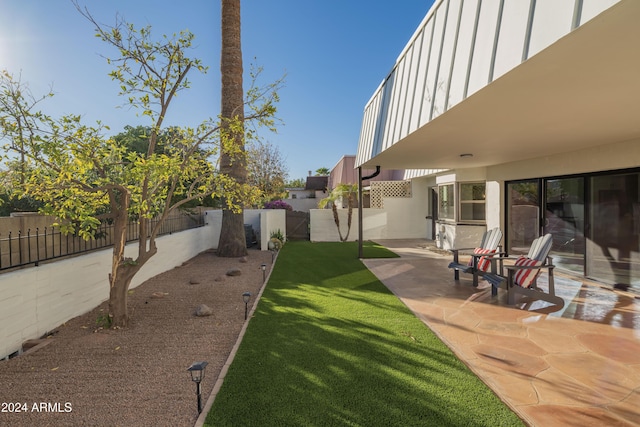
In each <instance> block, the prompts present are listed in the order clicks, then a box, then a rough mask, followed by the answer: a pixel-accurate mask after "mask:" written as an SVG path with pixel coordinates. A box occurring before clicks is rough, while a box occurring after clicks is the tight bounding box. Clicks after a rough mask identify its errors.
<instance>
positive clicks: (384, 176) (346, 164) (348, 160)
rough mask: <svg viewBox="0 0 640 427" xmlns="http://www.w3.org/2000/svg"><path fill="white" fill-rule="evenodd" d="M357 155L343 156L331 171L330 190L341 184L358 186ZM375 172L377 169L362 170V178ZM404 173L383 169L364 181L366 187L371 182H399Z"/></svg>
mask: <svg viewBox="0 0 640 427" xmlns="http://www.w3.org/2000/svg"><path fill="white" fill-rule="evenodd" d="M355 164H356V156H355V154H346V155H344V156H342V158H341V159H340V161H338V163H337V164H336V165H335V166H334V167H333V169H331V174H330V175H329V183H328V185H329V188H330V189H333V188H336V187H337V186H338V185H340V184H357V183H358V170H357V169H356V168H355ZM374 172H375V169H362V176H368V175H371V174H373V173H374ZM401 172H402V171H397V170H392V169H382V170H381V171H380V174H379V175H378V176H376V177H375V178H372V179H370V180H369V179H366V180H364V181H362V184H363V185H364V186H367V185H369V181H397V180H401V179H403V176H402V175H403V174H402V173H401Z"/></svg>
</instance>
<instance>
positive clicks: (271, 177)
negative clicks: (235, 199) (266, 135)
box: [247, 141, 288, 206]
mask: <svg viewBox="0 0 640 427" xmlns="http://www.w3.org/2000/svg"><path fill="white" fill-rule="evenodd" d="M247 171H248V179H249V184H250V185H251V186H253V187H255V188H257V189H259V190H260V191H261V193H262V194H261V203H259V206H262V205H263V204H264V202H268V201H270V200H276V199H281V198H283V197H285V196H286V194H285V191H284V183H285V180H286V179H287V177H288V173H287V165H286V163H285V161H284V158H283V157H282V154H281V153H280V150H278V147H276V146H274V145H273V144H270V143H268V142H264V141H256V142H254V143H253V144H251V145H250V146H249V147H248V149H247Z"/></svg>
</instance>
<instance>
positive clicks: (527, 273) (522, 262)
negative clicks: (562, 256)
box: [514, 256, 542, 288]
mask: <svg viewBox="0 0 640 427" xmlns="http://www.w3.org/2000/svg"><path fill="white" fill-rule="evenodd" d="M515 265H518V266H527V267H538V266H541V265H542V261H538V260H535V259H531V258H527V257H525V256H521V257H518V259H516V263H515ZM538 274H540V269H539V268H523V269H520V270H516V274H515V276H514V281H515V283H516V285H518V286H521V287H523V288H528V287H529V286H531V284H532V283H533V281H534V280H535V279H536V277H538Z"/></svg>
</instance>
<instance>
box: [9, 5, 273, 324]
mask: <svg viewBox="0 0 640 427" xmlns="http://www.w3.org/2000/svg"><path fill="white" fill-rule="evenodd" d="M76 8H77V9H78V10H79V11H80V13H81V14H82V15H83V16H84V17H85V18H87V19H89V21H90V22H92V23H93V24H94V25H95V28H96V31H97V36H98V37H99V38H100V39H101V40H103V41H104V42H106V43H107V44H108V45H110V46H112V47H114V48H115V49H116V50H117V51H118V52H119V56H118V57H116V58H113V59H108V62H109V63H110V64H113V65H114V70H113V71H112V72H111V73H110V76H111V77H112V79H113V80H115V81H116V82H117V83H118V84H119V85H120V94H121V95H124V96H125V97H126V99H127V102H128V104H129V105H130V106H131V107H133V108H137V109H139V110H140V111H141V115H142V117H148V118H149V119H150V121H151V125H150V127H149V129H150V132H149V140H148V141H149V144H148V147H147V150H146V152H142V153H141V152H138V151H130V150H127V147H126V145H125V144H124V143H122V142H118V141H116V139H115V138H106V137H104V136H103V133H104V131H105V127H104V126H103V125H102V124H101V123H98V124H97V125H96V126H95V127H90V126H86V125H84V124H82V123H81V119H80V116H77V115H67V116H63V117H61V118H59V119H54V118H52V117H50V116H48V115H46V114H44V113H42V112H40V111H38V110H37V107H38V104H39V103H40V102H41V101H43V100H44V99H45V98H47V97H48V96H50V94H47V95H45V96H44V97H41V98H36V97H34V96H33V94H32V93H31V92H30V91H29V88H28V86H27V85H26V84H24V83H22V82H20V81H19V79H18V80H16V79H15V78H14V77H13V76H12V75H10V74H9V73H8V72H6V71H4V72H2V74H1V75H0V110H1V111H2V114H1V115H0V137H2V138H3V139H4V141H5V142H6V144H5V151H8V152H10V153H11V152H13V153H16V154H18V155H24V156H25V161H26V162H28V165H29V166H30V169H29V171H28V172H26V173H25V174H24V175H23V177H22V178H24V184H23V185H20V187H19V188H20V189H21V192H22V194H26V195H29V196H32V197H35V198H37V199H40V200H42V201H43V202H44V207H43V208H42V211H43V212H44V213H47V214H51V215H55V216H56V217H57V218H59V220H60V225H61V228H62V230H63V231H64V232H73V233H76V234H78V235H80V236H82V237H84V238H87V239H89V238H91V237H92V236H93V235H94V233H95V232H96V228H97V226H98V225H99V224H100V221H101V220H103V219H107V220H109V221H112V222H113V224H114V231H113V233H114V236H113V241H114V245H113V252H112V267H111V273H110V274H109V286H110V295H109V316H110V319H111V322H112V325H113V326H117V327H122V326H126V325H127V322H128V318H129V316H128V310H127V291H128V288H129V284H130V283H131V279H132V278H133V277H134V276H135V274H136V273H137V272H138V271H139V270H140V269H141V268H142V266H143V265H144V264H145V263H146V262H148V261H149V259H150V258H151V257H152V256H153V255H155V254H156V252H157V246H156V236H157V233H158V231H159V227H160V225H161V224H162V223H163V221H164V220H165V219H166V218H167V216H168V215H169V213H170V212H171V211H173V210H174V209H176V208H178V207H180V206H182V205H184V204H185V203H187V202H188V201H190V200H193V199H198V198H201V197H204V196H207V195H211V194H215V195H223V194H224V196H225V200H226V202H227V206H228V207H229V208H231V209H238V208H239V207H240V205H241V203H244V201H245V200H252V199H253V198H255V196H256V194H255V191H253V190H252V189H251V188H250V187H249V186H248V185H246V184H244V183H242V182H236V181H234V180H233V179H231V178H230V177H229V176H227V175H226V174H224V173H220V172H218V171H217V170H216V168H215V167H214V165H212V164H211V163H210V162H209V161H208V159H209V158H211V157H212V156H213V157H215V156H216V155H217V154H218V153H219V145H217V144H213V143H212V142H211V141H218V142H219V143H220V144H223V145H224V144H225V143H226V140H225V137H226V135H227V133H225V132H222V131H221V125H220V122H219V121H215V120H212V119H206V120H204V121H203V122H202V123H201V124H200V125H199V126H198V127H196V128H186V127H185V128H173V129H172V135H173V136H172V138H170V139H169V140H167V141H166V142H165V144H164V148H163V149H162V150H160V152H159V151H158V145H159V143H160V141H159V136H160V135H161V134H162V129H163V123H164V120H165V118H166V117H167V114H168V111H169V106H170V105H171V101H172V100H173V98H174V97H175V96H176V94H178V93H179V92H180V91H182V90H184V89H186V88H188V87H189V81H188V79H187V76H188V75H189V73H190V72H192V71H198V72H202V73H204V72H206V68H205V67H204V66H203V65H202V63H201V61H200V60H198V59H194V58H191V57H190V56H189V53H190V49H191V45H192V41H193V38H194V36H193V34H191V33H190V32H188V31H183V32H180V33H179V34H178V35H174V36H173V37H167V36H163V37H162V38H161V39H160V40H159V41H155V40H153V39H152V35H151V28H150V27H148V26H147V27H144V28H141V29H136V28H134V26H133V25H131V24H128V23H125V22H124V21H122V20H121V19H120V18H118V19H117V20H116V24H115V26H114V27H103V26H101V25H99V24H98V23H96V22H95V20H94V19H93V17H92V16H91V15H90V14H89V12H88V11H87V10H86V9H85V10H84V11H83V10H81V9H80V7H79V6H78V5H77V4H76ZM270 90H275V88H274V87H273V86H270V87H267V88H265V90H264V91H255V92H253V93H252V94H249V95H248V96H247V108H248V110H249V111H251V114H249V115H248V116H247V117H245V118H244V120H252V121H254V122H256V126H257V125H258V124H260V123H263V124H267V125H268V124H269V123H270V121H271V116H272V115H273V113H274V111H275V108H274V107H273V105H272V103H273V101H274V99H275V96H274V95H273V94H272V92H271V91H270ZM263 95H264V96H263ZM242 120H243V119H242V117H236V119H235V120H226V122H225V126H226V128H229V127H232V128H237V127H239V126H240V124H239V122H240V121H242ZM141 151H144V150H141ZM16 184H20V180H17V181H16ZM177 195H179V196H180V200H179V201H177V202H175V201H174V200H175V199H174V196H177ZM131 217H133V218H137V219H138V220H139V222H138V232H139V236H140V238H139V242H138V251H137V255H136V257H135V258H133V259H131V258H125V253H124V249H125V241H126V231H127V221H128V219H129V218H131ZM153 217H155V218H157V219H158V222H157V224H156V225H155V226H152V225H151V222H150V221H149V220H150V219H151V218H153Z"/></svg>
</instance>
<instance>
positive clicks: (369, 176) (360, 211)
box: [358, 166, 380, 258]
mask: <svg viewBox="0 0 640 427" xmlns="http://www.w3.org/2000/svg"><path fill="white" fill-rule="evenodd" d="M378 175H380V166H376V171H375V172H374V173H372V174H371V175H368V176H365V177H363V176H362V166H358V199H359V200H358V258H362V235H363V232H362V209H363V206H362V205H363V203H362V181H363V180H365V179H371V178H375V177H376V176H378Z"/></svg>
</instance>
